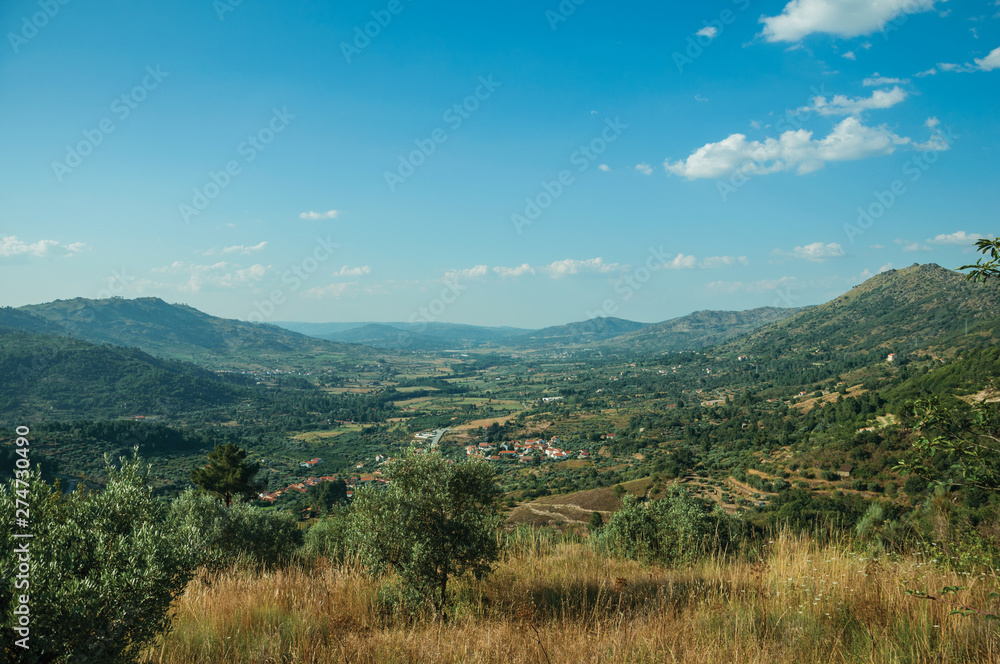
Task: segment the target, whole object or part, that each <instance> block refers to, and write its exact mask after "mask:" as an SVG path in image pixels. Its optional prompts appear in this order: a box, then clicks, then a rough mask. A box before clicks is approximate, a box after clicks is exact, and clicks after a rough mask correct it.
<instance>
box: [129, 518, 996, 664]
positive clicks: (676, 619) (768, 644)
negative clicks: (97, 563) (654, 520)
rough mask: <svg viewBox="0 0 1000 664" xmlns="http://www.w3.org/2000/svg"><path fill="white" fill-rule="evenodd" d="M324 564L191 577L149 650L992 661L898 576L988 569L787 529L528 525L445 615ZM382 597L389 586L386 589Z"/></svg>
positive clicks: (980, 581) (187, 655)
mask: <svg viewBox="0 0 1000 664" xmlns="http://www.w3.org/2000/svg"><path fill="white" fill-rule="evenodd" d="M384 583H385V581H384V580H383V581H382V582H379V581H375V580H371V579H368V578H366V577H364V576H363V575H362V574H361V573H360V572H359V571H358V569H357V568H356V567H355V566H352V565H347V566H344V567H336V566H331V565H329V564H327V563H326V562H325V561H322V560H321V561H319V562H318V563H316V564H315V565H296V566H290V567H287V568H285V569H283V570H278V571H274V572H265V573H252V572H243V571H233V572H229V573H226V574H223V575H222V576H219V577H215V578H212V579H205V578H201V579H197V580H195V581H193V582H192V583H191V585H190V586H189V587H188V589H187V591H186V593H185V594H184V595H183V596H182V597H181V598H180V599H178V600H177V602H176V603H175V608H176V615H175V618H174V622H173V624H174V629H173V631H172V632H171V633H170V634H168V635H167V636H166V637H164V638H163V639H162V640H161V643H160V644H159V645H158V646H157V647H155V648H153V649H151V650H150V651H149V652H148V653H147V654H146V658H147V661H148V662H162V663H164V664H167V663H181V662H191V663H193V662H212V663H216V664H222V663H227V662H233V663H236V662H241V663H242V662H256V663H262V664H263V663H271V662H274V663H277V662H316V663H321V662H323V663H325V662H345V663H360V662H366V663H367V662H371V663H375V662H378V663H383V662H389V663H392V662H400V663H403V662H497V663H504V664H507V663H515V664H516V663H522V662H523V663H529V662H530V663H532V664H534V663H538V662H543V663H551V664H555V663H556V662H567V663H570V662H572V663H578V662H650V663H652V662H692V663H693V662H705V663H713V664H715V663H718V662H740V664H755V663H761V664H763V663H765V662H766V663H774V662H787V663H789V664H791V663H804V662H824V663H835V662H886V663H888V662H893V663H896V662H899V663H904V662H949V663H952V662H998V661H1000V629H998V627H997V623H995V622H994V623H991V622H987V621H984V620H981V619H975V618H973V619H970V618H963V617H960V616H949V615H948V612H949V610H950V608H951V607H948V606H944V605H942V604H941V603H939V602H931V601H927V600H922V599H915V598H913V597H909V596H907V595H905V594H904V592H903V591H904V589H905V588H916V589H922V590H931V591H934V592H936V591H938V590H940V589H941V588H943V587H944V586H956V585H963V586H968V587H969V590H967V591H963V592H962V594H961V601H963V602H966V603H968V604H970V605H972V606H978V607H985V606H987V605H988V604H989V600H988V594H989V591H990V590H991V588H993V587H995V585H993V584H994V583H995V579H993V578H984V577H981V576H979V577H976V576H969V575H959V574H955V573H951V572H945V571H942V570H940V569H939V568H937V567H935V566H934V565H933V564H931V563H930V562H929V561H924V560H922V559H921V557H920V556H914V557H908V558H903V559H901V560H896V561H886V560H882V561H874V560H871V559H868V558H866V557H865V556H863V555H861V554H858V553H855V552H852V551H851V550H850V548H849V547H847V546H846V545H837V544H831V545H824V546H820V545H818V544H816V542H815V541H813V540H811V539H810V538H809V537H808V536H807V535H792V534H785V535H782V536H778V537H777V538H776V539H775V540H774V541H773V542H765V543H764V544H763V553H762V554H761V555H760V556H759V560H756V561H754V562H740V561H732V560H723V559H709V560H706V561H703V562H701V563H699V564H697V565H695V566H692V567H687V568H683V569H667V568H661V567H650V566H646V565H643V564H640V563H637V562H634V561H623V560H616V559H612V558H607V557H604V556H603V555H601V554H600V553H599V552H598V551H595V550H594V548H593V547H592V546H590V545H589V544H588V543H586V542H583V543H580V542H572V541H553V540H550V539H546V538H545V537H542V536H531V535H528V536H522V537H521V538H520V539H519V540H518V541H517V542H516V543H515V545H514V546H508V549H507V554H506V556H505V557H504V559H503V560H502V561H501V562H500V564H499V565H498V566H497V569H496V571H495V572H494V573H493V574H492V575H491V576H490V577H489V578H487V579H485V580H484V581H482V582H477V581H474V580H465V581H462V582H460V583H458V584H456V585H455V588H456V592H457V593H458V598H459V599H458V607H457V609H456V611H455V614H454V617H453V618H452V619H451V620H450V621H449V622H447V623H445V622H442V621H440V620H435V619H433V618H430V617H419V616H418V617H408V616H407V615H406V614H405V612H400V611H398V610H394V609H393V607H392V604H391V602H390V601H387V600H385V599H384V596H385V595H384V592H383V593H380V587H381V585H382V584H384ZM380 597H383V599H380Z"/></svg>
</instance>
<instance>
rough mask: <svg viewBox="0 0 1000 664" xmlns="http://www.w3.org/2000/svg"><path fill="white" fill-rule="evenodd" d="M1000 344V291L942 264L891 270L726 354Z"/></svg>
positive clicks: (750, 337) (729, 347)
mask: <svg viewBox="0 0 1000 664" xmlns="http://www.w3.org/2000/svg"><path fill="white" fill-rule="evenodd" d="M998 340H1000V284H997V283H992V282H990V283H986V284H974V283H972V282H968V281H966V280H965V276H964V275H963V274H961V273H959V272H955V271H953V270H948V269H946V268H943V267H941V266H940V265H936V264H933V263H931V264H926V265H918V264H914V265H911V266H910V267H908V268H904V269H899V270H888V271H886V272H882V273H881V274H877V275H875V276H874V277H872V278H870V279H868V280H867V281H865V282H864V283H862V284H860V285H858V286H856V287H854V288H852V289H851V290H850V291H848V292H847V293H845V294H844V295H841V296H840V297H837V298H834V299H833V300H831V301H829V302H827V303H825V304H821V305H819V306H816V307H811V308H809V309H806V310H805V311H801V312H799V313H797V314H795V315H794V316H791V317H789V318H786V319H785V320H782V321H779V322H777V323H774V324H772V325H769V326H767V327H763V328H761V329H758V330H757V331H755V332H752V333H751V334H749V335H748V336H746V337H743V338H740V339H737V340H734V341H732V342H730V343H729V344H727V345H726V346H725V347H723V348H720V351H722V352H733V353H746V354H751V355H755V356H759V357H792V356H797V355H803V354H806V353H812V354H817V353H836V352H842V353H859V352H876V351H877V352H878V353H879V354H881V353H882V352H886V353H887V352H897V353H900V352H908V351H913V350H916V349H933V348H945V347H947V348H960V347H963V346H971V345H984V344H989V343H996V342H997V341H998Z"/></svg>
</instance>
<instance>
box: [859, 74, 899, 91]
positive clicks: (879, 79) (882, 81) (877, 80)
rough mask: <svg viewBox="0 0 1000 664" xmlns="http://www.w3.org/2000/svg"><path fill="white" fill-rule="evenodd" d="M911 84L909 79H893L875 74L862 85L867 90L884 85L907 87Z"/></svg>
mask: <svg viewBox="0 0 1000 664" xmlns="http://www.w3.org/2000/svg"><path fill="white" fill-rule="evenodd" d="M909 82H910V79H908V78H893V77H891V76H880V75H879V73H878V72H875V73H874V74H872V75H871V76H869V77H868V78H866V79H865V80H863V81H861V85H863V86H865V87H866V88H874V87H881V86H883V85H906V84H907V83H909Z"/></svg>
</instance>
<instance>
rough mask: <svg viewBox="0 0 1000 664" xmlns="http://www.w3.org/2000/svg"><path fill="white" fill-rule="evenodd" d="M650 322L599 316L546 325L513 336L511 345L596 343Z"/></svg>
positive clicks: (527, 346)
mask: <svg viewBox="0 0 1000 664" xmlns="http://www.w3.org/2000/svg"><path fill="white" fill-rule="evenodd" d="M648 325H649V323H637V322H635V321H631V320H625V319H623V318H612V317H601V316H599V317H597V318H591V319H590V320H585V321H580V322H577V323H568V324H566V325H555V326H552V327H546V328H543V329H541V330H537V331H535V332H531V333H529V334H523V335H520V336H515V337H511V338H509V339H508V340H507V343H508V344H509V345H511V346H520V347H526V348H539V347H555V346H571V345H580V344H594V343H596V342H598V341H603V340H605V339H611V338H612V337H617V336H619V335H622V334H626V333H629V332H634V331H636V330H641V329H642V328H644V327H647V326H648Z"/></svg>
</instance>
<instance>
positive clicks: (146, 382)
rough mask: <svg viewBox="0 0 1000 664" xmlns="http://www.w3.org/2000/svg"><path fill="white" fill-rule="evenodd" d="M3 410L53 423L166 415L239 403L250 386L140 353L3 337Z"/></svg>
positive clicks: (54, 339) (13, 334)
mask: <svg viewBox="0 0 1000 664" xmlns="http://www.w3.org/2000/svg"><path fill="white" fill-rule="evenodd" d="M0 372H2V373H3V375H4V376H7V377H8V379H7V380H4V381H2V382H0V412H2V413H3V414H4V416H5V417H6V418H14V417H22V418H28V419H37V418H40V417H44V419H46V420H60V419H79V418H88V419H90V418H101V417H117V416H123V415H140V414H141V415H150V414H153V415H163V414H168V413H175V412H190V411H195V410H200V409H204V408H213V407H218V406H228V405H233V404H235V403H237V402H238V401H239V400H240V399H241V398H244V397H245V396H246V395H247V393H248V388H247V387H245V386H242V385H239V384H237V383H236V382H234V381H233V380H224V379H220V378H219V377H218V376H216V375H215V374H214V373H212V372H210V371H207V370H205V369H201V368H200V367H197V366H195V365H193V364H190V363H187V362H179V361H176V360H164V359H160V358H156V357H153V356H151V355H149V354H147V353H144V352H143V351H141V350H138V349H135V348H119V347H112V346H102V345H96V344H91V343H87V342H85V341H81V340H79V339H72V338H69V337H66V336H56V335H49V334H33V333H29V332H18V331H9V330H4V331H0Z"/></svg>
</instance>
